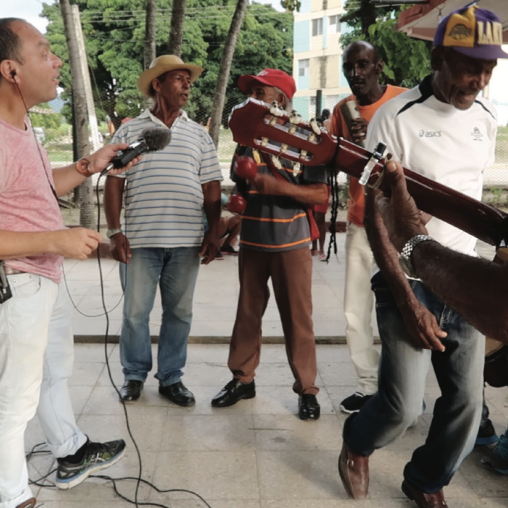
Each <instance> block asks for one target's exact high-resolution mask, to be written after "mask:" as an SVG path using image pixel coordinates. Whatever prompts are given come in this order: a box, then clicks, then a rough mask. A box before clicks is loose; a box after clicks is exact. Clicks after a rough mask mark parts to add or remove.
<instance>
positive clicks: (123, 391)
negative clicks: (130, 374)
mask: <svg viewBox="0 0 508 508" xmlns="http://www.w3.org/2000/svg"><path fill="white" fill-rule="evenodd" d="M142 389H143V381H138V380H136V379H128V380H127V381H125V382H124V384H123V386H122V388H120V400H123V401H124V402H134V401H135V400H138V399H139V396H140V395H141V390H142Z"/></svg>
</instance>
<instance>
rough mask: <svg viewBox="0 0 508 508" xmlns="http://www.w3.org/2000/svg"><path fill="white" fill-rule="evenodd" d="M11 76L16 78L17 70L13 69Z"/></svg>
mask: <svg viewBox="0 0 508 508" xmlns="http://www.w3.org/2000/svg"><path fill="white" fill-rule="evenodd" d="M11 76H12V79H14V78H15V77H16V71H12V72H11Z"/></svg>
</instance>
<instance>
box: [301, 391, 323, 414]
mask: <svg viewBox="0 0 508 508" xmlns="http://www.w3.org/2000/svg"><path fill="white" fill-rule="evenodd" d="M320 414H321V406H320V405H319V402H318V401H317V399H316V396H315V395H312V394H310V393H304V394H303V395H300V397H299V398H298V416H299V417H300V420H317V419H318V418H319V415H320Z"/></svg>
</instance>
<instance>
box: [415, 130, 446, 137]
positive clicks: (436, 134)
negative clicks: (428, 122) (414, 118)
mask: <svg viewBox="0 0 508 508" xmlns="http://www.w3.org/2000/svg"><path fill="white" fill-rule="evenodd" d="M418 136H420V137H421V138H440V137H441V136H442V133H441V131H424V130H421V131H420V132H419V133H418Z"/></svg>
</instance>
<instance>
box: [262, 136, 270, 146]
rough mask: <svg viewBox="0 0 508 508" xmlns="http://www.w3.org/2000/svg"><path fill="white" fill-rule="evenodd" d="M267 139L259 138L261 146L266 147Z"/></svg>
mask: <svg viewBox="0 0 508 508" xmlns="http://www.w3.org/2000/svg"><path fill="white" fill-rule="evenodd" d="M268 141H269V140H268V138H266V137H264V138H261V146H266V145H267V144H268Z"/></svg>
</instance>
